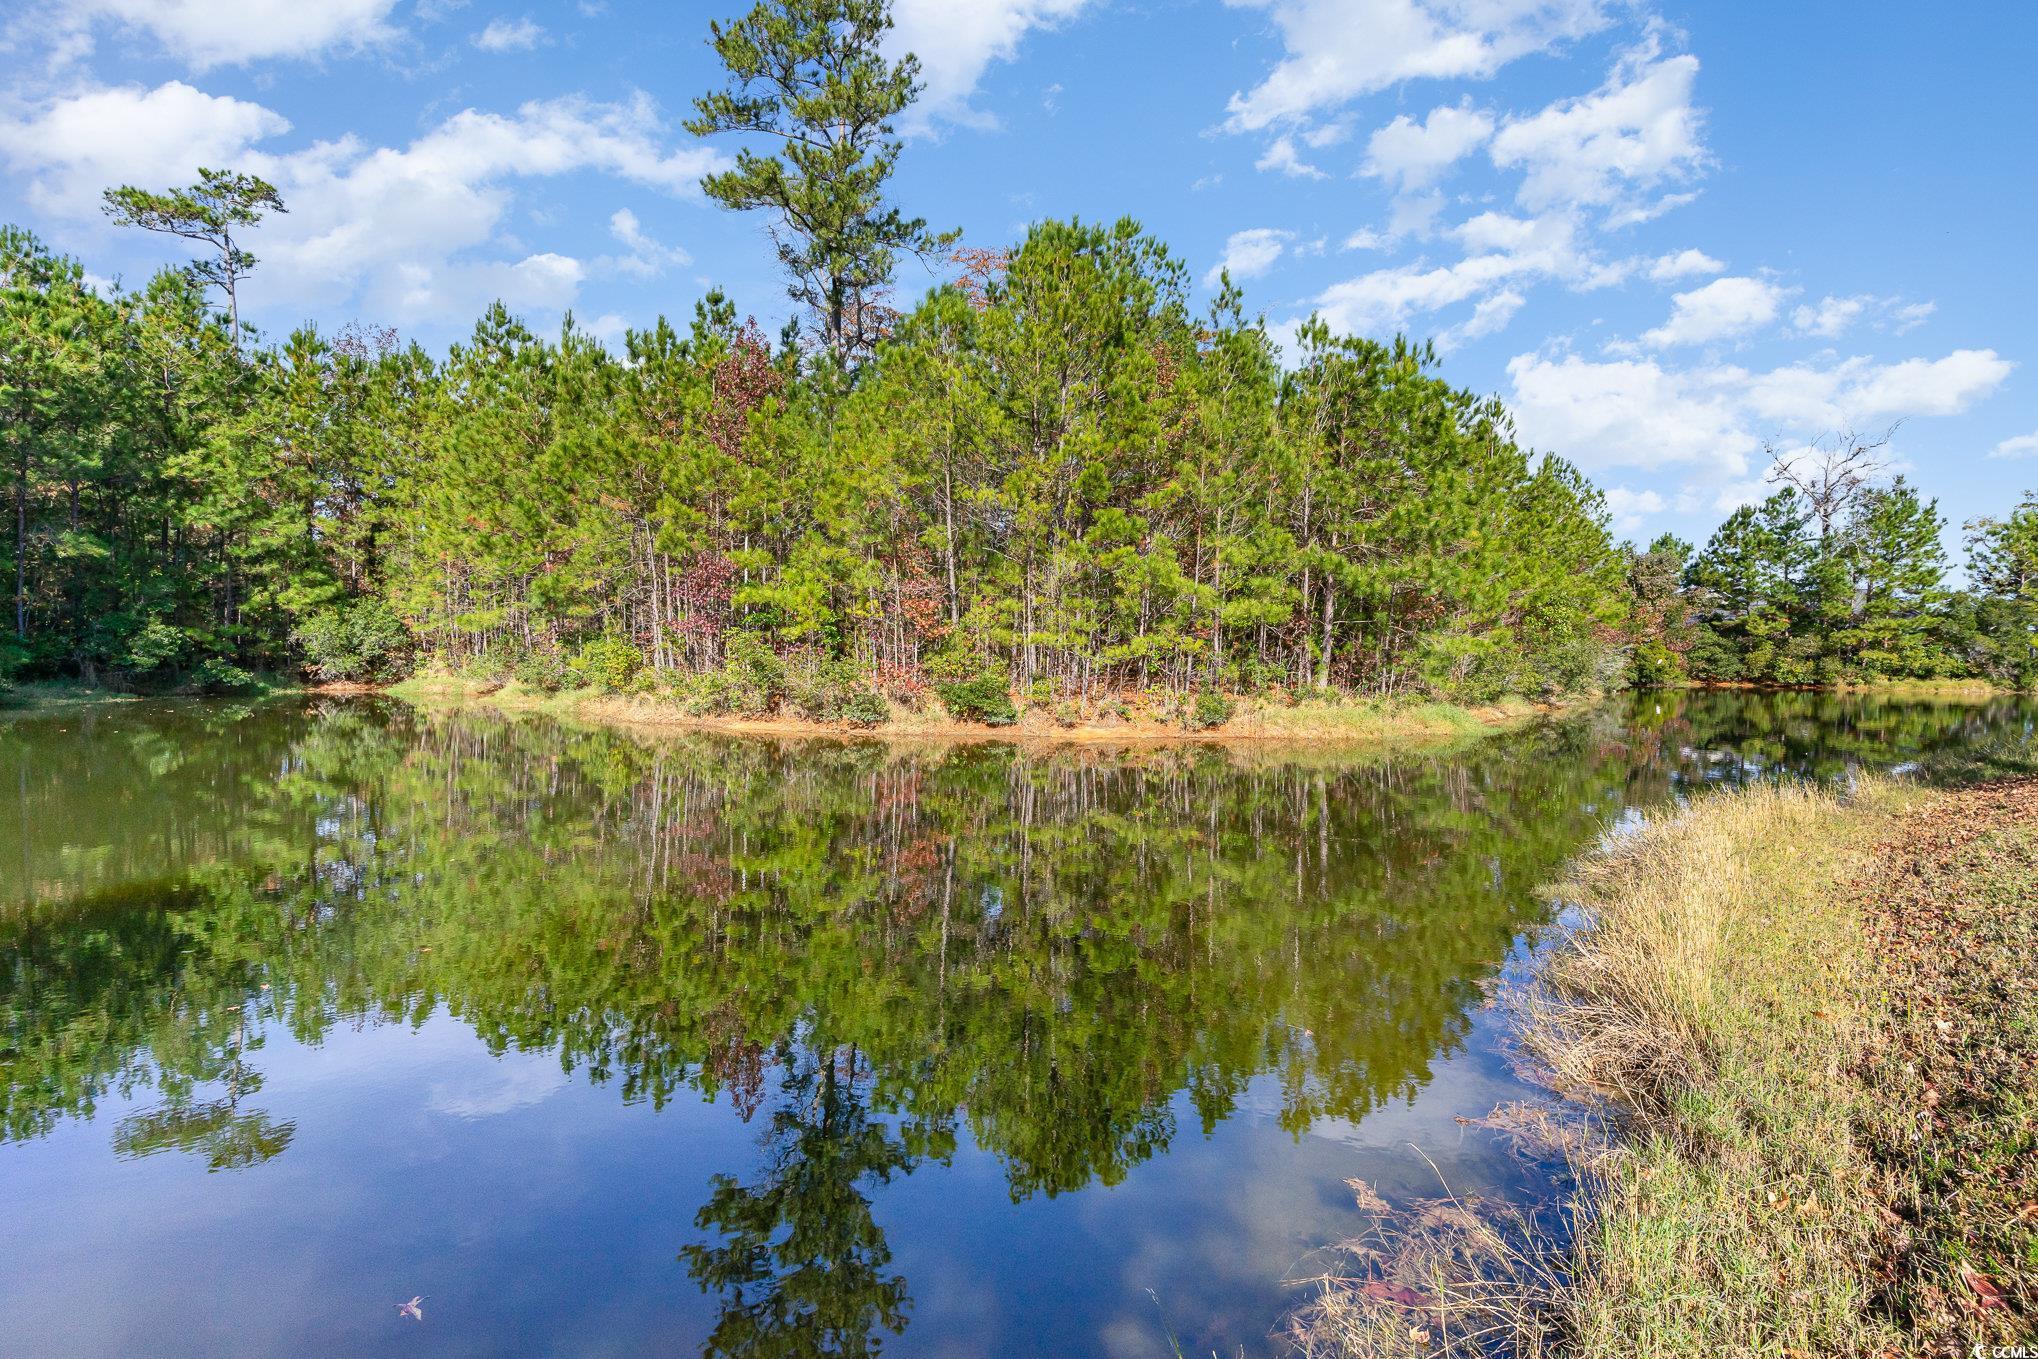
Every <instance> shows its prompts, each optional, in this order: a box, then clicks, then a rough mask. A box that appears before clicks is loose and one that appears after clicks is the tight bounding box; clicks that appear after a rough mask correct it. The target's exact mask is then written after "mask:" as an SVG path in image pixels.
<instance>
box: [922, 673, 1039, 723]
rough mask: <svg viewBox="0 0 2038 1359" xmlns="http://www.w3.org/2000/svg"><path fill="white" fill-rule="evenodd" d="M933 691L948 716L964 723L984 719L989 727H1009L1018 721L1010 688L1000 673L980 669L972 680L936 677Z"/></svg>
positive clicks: (1017, 712) (1017, 713)
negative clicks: (938, 678) (1006, 685)
mask: <svg viewBox="0 0 2038 1359" xmlns="http://www.w3.org/2000/svg"><path fill="white" fill-rule="evenodd" d="M934 692H935V693H937V694H939V695H940V696H941V705H942V706H943V707H944V708H947V709H948V713H949V716H951V717H954V718H957V719H959V720H961V721H964V722H981V723H983V724H984V725H985V726H987V727H1009V726H1011V725H1012V724H1013V723H1014V722H1017V721H1018V720H1019V710H1018V709H1017V708H1014V707H1013V706H1012V694H1011V691H1010V690H1008V689H1007V688H1006V687H1005V677H1004V676H1003V675H1000V674H992V673H988V672H979V673H978V674H977V675H975V676H974V677H972V678H970V679H957V680H946V681H944V680H936V681H935V683H934Z"/></svg>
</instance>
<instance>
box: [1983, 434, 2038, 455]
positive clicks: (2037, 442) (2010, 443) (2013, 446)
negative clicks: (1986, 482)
mask: <svg viewBox="0 0 2038 1359" xmlns="http://www.w3.org/2000/svg"><path fill="white" fill-rule="evenodd" d="M1988 455H1989V456H1990V457H1991V458H2038V433H2032V434H2019V435H2017V436H2016V437H2015V438H2013V439H2005V440H2003V441H2002V442H2001V443H1999V444H1997V445H1996V446H1995V447H1994V448H1992V449H1990V450H1989V454H1988Z"/></svg>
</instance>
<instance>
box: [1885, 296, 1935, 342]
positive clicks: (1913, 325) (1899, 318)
mask: <svg viewBox="0 0 2038 1359" xmlns="http://www.w3.org/2000/svg"><path fill="white" fill-rule="evenodd" d="M1937 310H1939V304H1938V303H1937V302H1907V303H1904V304H1903V305H1902V306H1899V307H1897V308H1896V309H1895V310H1894V311H1893V312H1891V313H1890V322H1891V324H1890V329H1892V330H1894V331H1895V332H1896V333H1897V334H1899V335H1901V334H1903V333H1904V332H1905V331H1908V330H1916V329H1917V328H1918V327H1919V326H1921V325H1923V324H1925V321H1926V319H1927V318H1928V317H1930V316H1931V314H1932V313H1933V312H1935V311H1937Z"/></svg>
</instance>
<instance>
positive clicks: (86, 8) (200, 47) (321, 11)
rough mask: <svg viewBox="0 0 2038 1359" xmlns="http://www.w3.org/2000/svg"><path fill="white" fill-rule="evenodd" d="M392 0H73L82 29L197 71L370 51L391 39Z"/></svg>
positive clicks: (68, 15) (71, 9) (73, 17)
mask: <svg viewBox="0 0 2038 1359" xmlns="http://www.w3.org/2000/svg"><path fill="white" fill-rule="evenodd" d="M396 3H397V0H74V2H73V3H71V4H70V5H68V6H67V7H66V10H65V15H64V17H65V19H67V20H68V21H69V22H71V23H72V24H75V25H77V26H79V27H80V28H89V26H90V25H91V24H92V23H93V22H94V21H110V22H112V23H114V24H116V25H118V26H120V27H123V28H126V29H128V30H130V31H133V30H139V31H142V32H146V33H148V34H150V35H151V36H152V37H154V38H155V39H156V41H158V42H159V43H161V44H162V45H163V46H164V47H165V48H166V49H168V50H169V51H170V52H171V53H172V54H174V55H175V56H178V57H180V58H182V59H183V60H184V61H186V62H188V63H189V64H190V65H192V66H194V67H196V68H197V69H199V70H201V71H202V70H206V69H209V68H210V67H213V66H222V65H238V64H243V63H246V62H250V61H257V60H261V59H263V58H270V57H312V56H316V55H318V54H319V53H322V52H326V51H329V50H334V49H343V50H357V49H360V48H364V47H373V46H376V45H378V44H381V43H385V42H387V41H389V40H390V39H391V38H393V37H395V36H396V29H395V28H394V27H392V26H391V24H390V23H389V15H390V12H391V11H392V10H394V9H395V8H396Z"/></svg>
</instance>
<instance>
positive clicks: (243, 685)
mask: <svg viewBox="0 0 2038 1359" xmlns="http://www.w3.org/2000/svg"><path fill="white" fill-rule="evenodd" d="M187 683H188V684H189V685H190V686H191V687H192V688H193V689H196V690H197V691H198V692H199V693H201V694H251V693H253V692H255V690H257V689H259V688H261V687H262V686H261V684H260V682H259V681H257V680H256V678H255V677H254V676H253V675H251V674H249V673H248V672H247V671H245V670H243V669H241V668H240V667H239V666H237V665H235V664H234V663H233V662H232V661H228V660H222V659H220V658H219V657H218V656H208V657H207V658H206V659H205V660H203V661H201V662H199V664H198V668H197V669H195V670H193V671H192V672H191V675H190V678H189V679H188V681H187Z"/></svg>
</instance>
